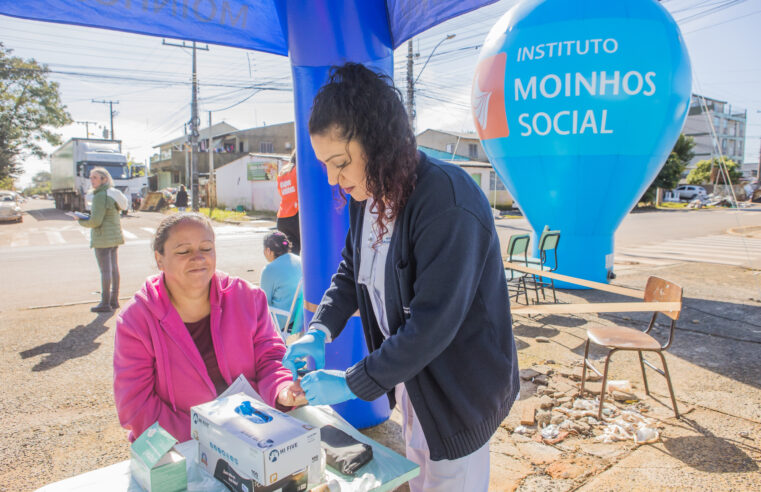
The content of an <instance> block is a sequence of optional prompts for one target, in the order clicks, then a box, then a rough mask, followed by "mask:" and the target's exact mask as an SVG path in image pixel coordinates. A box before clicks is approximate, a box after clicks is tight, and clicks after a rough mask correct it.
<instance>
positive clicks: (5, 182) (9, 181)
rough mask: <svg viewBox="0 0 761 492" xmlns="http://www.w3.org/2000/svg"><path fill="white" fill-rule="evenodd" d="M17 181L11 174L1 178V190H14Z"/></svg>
mask: <svg viewBox="0 0 761 492" xmlns="http://www.w3.org/2000/svg"><path fill="white" fill-rule="evenodd" d="M15 185H16V183H15V182H14V180H13V178H11V177H10V176H6V177H5V178H0V190H11V191H14V190H15V189H16V188H15Z"/></svg>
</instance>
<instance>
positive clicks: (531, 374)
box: [519, 369, 540, 381]
mask: <svg viewBox="0 0 761 492" xmlns="http://www.w3.org/2000/svg"><path fill="white" fill-rule="evenodd" d="M539 374H540V373H539V372H537V371H535V370H533V369H521V370H520V372H519V375H520V377H521V379H522V380H524V381H531V380H532V379H534V378H535V377H536V376H538V375H539Z"/></svg>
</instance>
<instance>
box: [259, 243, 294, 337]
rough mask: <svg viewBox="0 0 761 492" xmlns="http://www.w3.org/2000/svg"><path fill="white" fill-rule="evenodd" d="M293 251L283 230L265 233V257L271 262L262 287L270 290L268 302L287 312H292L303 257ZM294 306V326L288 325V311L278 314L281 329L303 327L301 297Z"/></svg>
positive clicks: (284, 330) (271, 305)
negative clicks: (286, 324)
mask: <svg viewBox="0 0 761 492" xmlns="http://www.w3.org/2000/svg"><path fill="white" fill-rule="evenodd" d="M290 251H291V242H290V241H289V240H288V238H287V237H286V235H285V234H283V233H282V232H273V233H272V234H269V235H267V236H265V238H264V257H265V258H267V261H269V264H268V265H267V266H266V267H264V270H263V271H262V280H261V288H262V290H263V291H264V293H265V294H267V304H268V305H269V306H270V307H271V308H275V309H278V310H282V311H284V312H285V313H288V312H290V310H291V306H292V305H293V296H294V294H296V290H297V289H299V287H300V284H301V258H299V257H298V256H297V255H295V254H293V253H291V252H290ZM295 307H296V309H295V310H294V311H295V312H294V313H293V316H292V318H291V325H292V328H291V327H286V326H285V323H286V321H287V319H288V315H287V314H280V313H276V314H275V316H276V318H277V321H278V325H279V327H280V330H281V332H287V333H292V332H298V331H301V326H302V324H303V314H302V312H301V311H302V310H301V306H300V304H299V301H298V300H297V301H296V306H295ZM286 328H288V329H287V330H286ZM287 333H286V334H287Z"/></svg>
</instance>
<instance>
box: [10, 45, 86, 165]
mask: <svg viewBox="0 0 761 492" xmlns="http://www.w3.org/2000/svg"><path fill="white" fill-rule="evenodd" d="M11 53H12V50H10V49H7V48H5V46H3V44H2V43H0V179H2V178H6V177H14V176H18V175H19V174H21V172H22V169H21V162H20V160H21V158H22V157H23V156H24V155H33V156H35V157H39V158H44V157H45V155H46V154H45V152H44V151H43V150H42V147H41V146H40V144H41V143H42V142H47V143H49V144H50V145H59V144H60V143H61V138H60V136H59V135H56V134H55V133H53V129H54V128H59V127H61V126H64V125H67V124H69V123H71V116H69V113H68V112H67V111H66V106H64V105H63V103H62V102H61V95H60V94H59V92H58V83H56V82H50V81H49V80H47V76H48V73H49V71H48V69H47V67H46V66H45V65H39V64H38V63H37V62H36V61H35V60H34V59H29V60H24V59H22V58H19V57H15V56H10V55H11Z"/></svg>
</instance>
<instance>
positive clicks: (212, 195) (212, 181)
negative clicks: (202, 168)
mask: <svg viewBox="0 0 761 492" xmlns="http://www.w3.org/2000/svg"><path fill="white" fill-rule="evenodd" d="M208 137H209V140H208V144H207V145H206V151H207V152H208V153H209V213H211V209H212V207H216V206H217V176H216V174H215V173H214V149H213V148H212V146H211V139H212V134H211V111H209V135H208Z"/></svg>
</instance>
